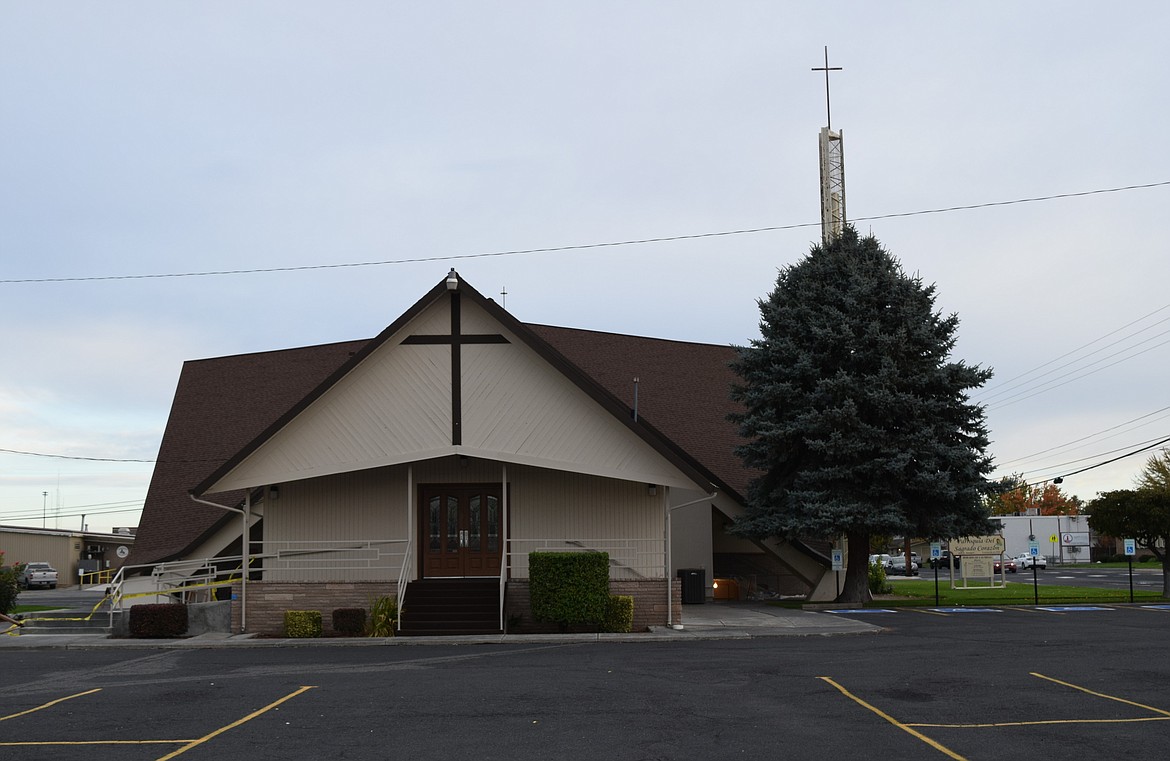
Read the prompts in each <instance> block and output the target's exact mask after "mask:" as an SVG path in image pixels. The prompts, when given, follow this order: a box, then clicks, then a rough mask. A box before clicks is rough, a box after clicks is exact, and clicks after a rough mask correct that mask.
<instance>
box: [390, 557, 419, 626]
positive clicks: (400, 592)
mask: <svg viewBox="0 0 1170 761" xmlns="http://www.w3.org/2000/svg"><path fill="white" fill-rule="evenodd" d="M413 557H414V540H413V539H411V540H408V541H407V542H406V551H405V552H404V553H402V567H401V568H400V569H399V570H398V586H396V587H395V588H394V594H395V596H396V600H395V602H396V603H397V605H398V619H399V620H400V621H401V620H402V604H403V602H404V601H405V600H406V586H407V585H406V581H407V579H406V577H407V576H408V575H410V566H411V558H413Z"/></svg>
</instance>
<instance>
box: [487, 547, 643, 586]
mask: <svg viewBox="0 0 1170 761" xmlns="http://www.w3.org/2000/svg"><path fill="white" fill-rule="evenodd" d="M542 550H543V551H548V552H606V553H608V554H609V564H610V567H611V569H613V570H617V571H620V572H621V573H623V574H626V575H628V576H630V577H633V578H637V579H659V578H663V574H664V571H663V568H664V562H665V553H666V543H665V541H664V540H662V539H510V540H509V549H508V551H507V556H508V563H509V565H511V561H512V559H513V558H515V557H518V556H526V555H527V554H528V553H529V552H533V551H542Z"/></svg>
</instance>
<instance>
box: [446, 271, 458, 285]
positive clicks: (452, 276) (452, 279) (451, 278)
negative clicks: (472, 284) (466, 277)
mask: <svg viewBox="0 0 1170 761" xmlns="http://www.w3.org/2000/svg"><path fill="white" fill-rule="evenodd" d="M458 288H459V275H458V274H457V273H456V272H455V268H454V267H452V268H451V271H450V272H448V273H447V290H448V291H454V290H456V289H458Z"/></svg>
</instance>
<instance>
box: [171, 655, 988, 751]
mask: <svg viewBox="0 0 1170 761" xmlns="http://www.w3.org/2000/svg"><path fill="white" fill-rule="evenodd" d="M817 679H820V680H821V681H823V682H828V683H829V684H831V685H833V686H834V687H836V688H837V689H838V690H839V691H840V692H841V694H842V695H844V696H845V697H847V698H849V699H850V700H852V701H853V702H855V703H857V704H858V705H859V706H862V707H864V708H868V709H869V710H870V711H873V712H874V713H875V714H877V715H878V716H880V717H882V718H883V719H885V720H886V721H888V722H890V723H891V724H893V725H894V726H895V727H897V728H898V729H900V730H902V731H903V732H907V733H909V734H911V735H913V736H914V737H917V738H918V739H919V740H921V741H922V742H924V743H926V744H927V745H929V746H930V747H932V748H934V749H935V750H937V751H939V752H940V753H943V754H945V755H946V756H948V757H950V758H952V759H954V761H967V759H966V758H965V757H964V756H960V755H959V754H958V753H955V752H954V751H953V750H951V749H950V748H948V747H946V746H945V745H943V744H942V743H939V742H937V741H935V740H932V739H930V738H929V737H927V736H926V735H924V734H922V733H921V732H919V731H917V730H915V729H911V727H910V725H909V724H903V723H902V722H900V721H898V720H897V719H895V718H894V717H893V716H890V715H889V714H888V713H886V712H885V711H883V710H881V709H880V708H878V707H877V706H874V705H871V704H870V703H867V702H865V701H864V700H862V699H861V698H859V697H857V696H856V695H854V694H853V693H851V692H850V691H849V690H847V689H845V688H844V687H842V686H841V685H839V684H837V683H836V682H835V681H833V679H832V678H831V677H827V676H818V677H817ZM160 761H162V760H161V759H160Z"/></svg>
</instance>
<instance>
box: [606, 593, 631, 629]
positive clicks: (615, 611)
mask: <svg viewBox="0 0 1170 761" xmlns="http://www.w3.org/2000/svg"><path fill="white" fill-rule="evenodd" d="M633 628H634V598H633V597H632V596H630V595H610V596H609V601H608V602H607V604H606V606H605V621H603V622H602V623H601V630H602V631H603V632H614V633H624V632H628V631H631V630H632V629H633Z"/></svg>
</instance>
